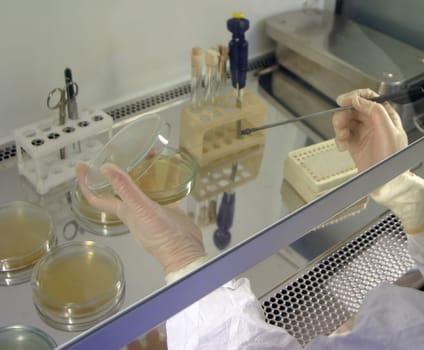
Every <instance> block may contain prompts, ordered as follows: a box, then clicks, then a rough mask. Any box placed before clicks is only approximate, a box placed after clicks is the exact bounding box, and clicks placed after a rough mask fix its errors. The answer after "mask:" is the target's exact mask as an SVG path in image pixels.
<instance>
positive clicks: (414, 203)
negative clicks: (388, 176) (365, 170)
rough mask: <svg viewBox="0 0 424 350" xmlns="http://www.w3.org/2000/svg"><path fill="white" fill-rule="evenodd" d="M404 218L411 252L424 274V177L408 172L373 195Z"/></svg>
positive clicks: (399, 216) (403, 221)
mask: <svg viewBox="0 0 424 350" xmlns="http://www.w3.org/2000/svg"><path fill="white" fill-rule="evenodd" d="M372 198H373V199H374V200H375V201H376V202H378V203H380V204H383V205H385V206H386V207H388V208H389V209H391V210H392V211H393V213H394V214H395V215H396V216H397V217H398V218H399V219H400V220H401V222H402V225H403V226H404V230H405V232H406V234H407V237H408V241H407V242H408V243H407V244H408V251H409V253H410V254H411V256H412V258H413V259H414V261H415V263H416V265H417V267H418V268H419V269H420V271H421V273H422V274H423V275H424V179H423V178H422V177H420V176H417V175H415V174H413V173H411V172H406V173H404V174H402V175H400V176H398V177H396V178H395V179H393V180H392V181H390V182H388V183H387V184H386V185H384V186H383V187H381V188H380V189H379V190H378V191H376V192H374V193H373V194H372Z"/></svg>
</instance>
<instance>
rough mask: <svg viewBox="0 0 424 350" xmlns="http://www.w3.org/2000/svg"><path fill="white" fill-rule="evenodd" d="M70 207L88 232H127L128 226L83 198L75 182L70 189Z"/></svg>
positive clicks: (113, 234) (98, 233)
mask: <svg viewBox="0 0 424 350" xmlns="http://www.w3.org/2000/svg"><path fill="white" fill-rule="evenodd" d="M70 194H71V196H70V198H71V209H72V211H73V212H74V214H75V216H76V218H77V220H78V223H79V224H80V225H81V226H82V227H83V228H84V229H85V230H87V231H88V232H91V233H94V234H97V235H102V236H117V235H122V234H126V233H128V232H129V231H128V228H127V226H125V225H124V224H123V223H122V221H121V220H120V219H119V218H118V217H117V216H116V215H113V214H110V213H107V212H104V211H101V210H99V209H97V208H94V207H93V206H91V205H90V204H88V202H87V201H86V199H85V198H84V196H83V194H82V193H81V191H80V190H79V187H78V183H75V185H74V187H73V189H72V191H71V193H70Z"/></svg>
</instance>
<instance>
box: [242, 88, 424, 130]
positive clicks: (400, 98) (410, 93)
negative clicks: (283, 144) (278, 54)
mask: <svg viewBox="0 0 424 350" xmlns="http://www.w3.org/2000/svg"><path fill="white" fill-rule="evenodd" d="M423 97H424V84H423V83H421V85H419V86H413V87H409V88H407V89H405V90H403V91H399V92H394V93H390V94H387V95H381V96H378V97H373V98H370V99H369V100H370V101H374V102H378V103H382V102H386V101H389V102H394V103H398V104H405V103H409V102H414V101H416V100H419V99H421V98H423ZM352 108H353V107H352V106H343V107H336V108H332V109H328V110H326V111H321V112H315V113H311V114H306V115H303V116H301V117H297V118H294V119H289V120H284V121H282V122H277V123H272V124H266V125H262V126H258V127H255V128H247V129H243V130H241V131H240V134H241V135H249V134H251V133H252V132H255V131H259V130H264V129H269V128H273V127H275V126H280V125H285V124H290V123H297V122H300V121H303V120H305V119H309V118H316V117H321V116H323V115H327V114H331V113H335V112H340V111H345V110H349V109H352ZM414 123H415V125H416V126H417V128H418V129H419V130H420V131H421V130H423V129H422V127H420V126H419V122H418V119H417V118H414Z"/></svg>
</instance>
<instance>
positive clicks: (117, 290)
mask: <svg viewBox="0 0 424 350" xmlns="http://www.w3.org/2000/svg"><path fill="white" fill-rule="evenodd" d="M31 289H32V295H33V301H34V305H35V307H36V309H37V311H38V313H39V314H40V317H41V318H42V319H43V320H44V321H45V322H46V323H47V324H48V325H50V326H52V327H54V328H57V329H61V330H68V331H82V330H85V329H87V328H89V327H91V326H93V325H94V324H96V323H97V322H99V321H100V320H103V319H104V318H106V317H107V316H109V315H112V314H113V313H115V312H116V311H117V310H118V309H119V307H120V306H121V304H122V302H123V298H124V291H125V279H124V270H123V265H122V262H121V259H120V258H119V256H118V255H117V253H115V251H114V250H113V249H111V248H109V247H107V246H104V245H102V244H99V243H95V242H92V241H82V242H69V243H65V244H62V245H59V246H58V247H56V248H55V249H53V250H52V251H50V252H49V253H48V254H46V255H45V256H44V257H43V258H42V259H41V260H40V261H39V262H38V263H37V265H36V266H35V267H34V269H33V273H32V276H31Z"/></svg>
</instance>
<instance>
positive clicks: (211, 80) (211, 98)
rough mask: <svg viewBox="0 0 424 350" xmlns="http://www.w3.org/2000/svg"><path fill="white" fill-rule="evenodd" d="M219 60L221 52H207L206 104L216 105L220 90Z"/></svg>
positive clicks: (211, 50) (209, 50) (213, 50)
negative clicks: (218, 90)
mask: <svg viewBox="0 0 424 350" xmlns="http://www.w3.org/2000/svg"><path fill="white" fill-rule="evenodd" d="M218 60H219V52H218V51H217V50H216V49H208V50H207V51H206V74H205V102H206V103H207V104H214V103H215V101H216V94H217V89H218Z"/></svg>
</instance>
